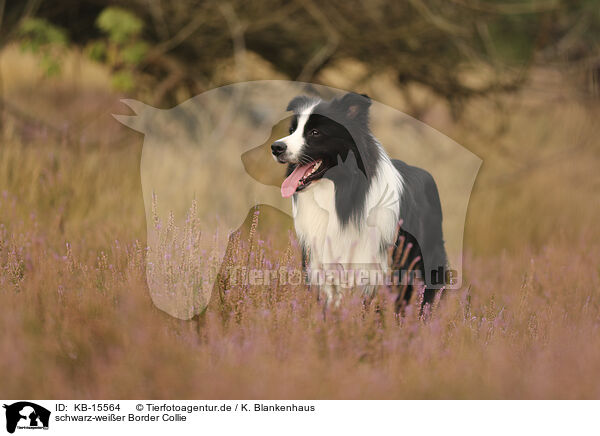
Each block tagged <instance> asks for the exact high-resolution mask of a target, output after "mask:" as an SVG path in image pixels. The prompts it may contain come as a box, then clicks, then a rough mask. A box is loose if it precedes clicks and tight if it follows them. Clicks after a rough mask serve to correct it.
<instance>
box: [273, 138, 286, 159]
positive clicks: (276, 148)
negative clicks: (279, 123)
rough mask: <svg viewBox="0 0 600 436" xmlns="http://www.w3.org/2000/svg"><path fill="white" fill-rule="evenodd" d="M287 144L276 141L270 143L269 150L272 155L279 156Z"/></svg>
mask: <svg viewBox="0 0 600 436" xmlns="http://www.w3.org/2000/svg"><path fill="white" fill-rule="evenodd" d="M286 148H287V145H285V143H284V142H281V141H277V142H274V143H273V144H272V145H271V152H272V153H273V155H274V156H279V155H280V154H282V153H283V152H285V150H286Z"/></svg>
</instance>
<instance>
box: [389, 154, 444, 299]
mask: <svg viewBox="0 0 600 436" xmlns="http://www.w3.org/2000/svg"><path fill="white" fill-rule="evenodd" d="M392 163H393V164H394V167H395V168H396V169H397V170H398V172H400V174H401V175H402V178H403V181H404V183H403V184H404V189H403V192H402V198H401V201H400V217H401V219H402V220H403V223H402V228H401V230H400V233H399V238H400V237H402V236H403V237H404V238H405V240H406V243H408V242H411V243H412V244H413V249H412V250H411V252H410V255H409V258H408V260H407V261H406V262H405V263H406V264H407V265H408V264H410V262H411V260H412V259H414V258H415V257H417V256H421V259H422V261H421V262H419V263H418V264H417V268H418V269H419V270H420V271H421V273H422V274H423V277H424V279H425V282H426V284H427V289H426V291H425V295H424V301H423V303H431V302H432V301H433V299H434V297H435V294H436V289H437V288H440V287H441V285H443V283H434V281H433V280H432V271H434V275H436V274H437V272H438V271H439V269H440V268H441V269H442V270H443V271H445V269H446V268H447V257H446V249H445V248H444V237H443V233H442V207H441V203H440V197H439V194H438V189H437V186H436V184H435V181H434V179H433V177H432V176H431V174H429V173H428V172H427V171H425V170H424V169H422V168H418V167H414V166H411V165H408V164H406V163H405V162H402V161H400V160H397V159H393V160H392ZM397 242H398V241H397ZM442 277H443V274H442ZM411 291H412V289H410V290H409V292H407V293H406V294H405V295H404V299H405V300H406V301H408V300H409V299H410V297H411V295H410V294H411V293H412V292H411Z"/></svg>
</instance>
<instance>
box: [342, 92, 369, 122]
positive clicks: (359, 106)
mask: <svg viewBox="0 0 600 436" xmlns="http://www.w3.org/2000/svg"><path fill="white" fill-rule="evenodd" d="M340 104H341V105H342V109H343V110H344V113H345V114H346V117H347V118H349V119H351V120H355V119H361V118H364V119H366V117H367V116H368V115H369V107H370V106H371V98H370V97H369V96H368V95H367V94H355V93H354V92H349V93H348V94H346V95H344V96H343V97H342V99H341V100H340Z"/></svg>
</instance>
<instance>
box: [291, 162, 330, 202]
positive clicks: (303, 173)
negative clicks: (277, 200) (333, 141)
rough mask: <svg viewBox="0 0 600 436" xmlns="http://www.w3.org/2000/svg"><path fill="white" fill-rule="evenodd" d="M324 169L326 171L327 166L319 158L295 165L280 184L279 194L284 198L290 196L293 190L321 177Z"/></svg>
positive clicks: (300, 189)
mask: <svg viewBox="0 0 600 436" xmlns="http://www.w3.org/2000/svg"><path fill="white" fill-rule="evenodd" d="M325 171H327V166H326V165H324V164H323V161H322V160H321V159H319V160H316V161H313V162H311V163H309V164H306V165H301V166H297V167H296V168H294V171H292V174H290V175H289V176H287V178H286V179H285V180H284V181H283V183H282V184H281V195H282V196H283V197H284V198H288V197H291V196H292V195H294V193H295V192H299V191H302V190H303V189H304V188H306V187H307V186H308V185H310V184H311V183H312V182H314V181H315V180H318V179H320V178H321V177H323V174H325Z"/></svg>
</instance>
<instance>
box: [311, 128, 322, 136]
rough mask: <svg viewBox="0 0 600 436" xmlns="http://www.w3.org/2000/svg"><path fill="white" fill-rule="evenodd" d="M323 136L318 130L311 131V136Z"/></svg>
mask: <svg viewBox="0 0 600 436" xmlns="http://www.w3.org/2000/svg"><path fill="white" fill-rule="evenodd" d="M320 134H321V132H319V131H318V130H317V129H312V130H311V131H310V136H319V135H320Z"/></svg>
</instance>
